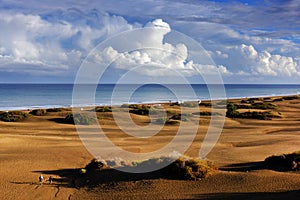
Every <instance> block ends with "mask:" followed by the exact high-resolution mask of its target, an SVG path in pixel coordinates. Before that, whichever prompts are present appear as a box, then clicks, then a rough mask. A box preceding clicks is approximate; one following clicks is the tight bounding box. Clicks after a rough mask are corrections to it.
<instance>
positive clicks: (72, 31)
mask: <svg viewBox="0 0 300 200" xmlns="http://www.w3.org/2000/svg"><path fill="white" fill-rule="evenodd" d="M70 12H71V11H66V13H61V15H62V16H57V15H55V17H58V18H57V19H54V18H53V17H52V16H51V15H50V14H49V16H48V20H46V19H44V18H42V17H41V16H40V15H33V14H23V13H12V12H1V13H0V27H1V31H0V32H1V37H0V70H1V71H11V72H13V71H16V72H19V73H22V72H28V73H31V74H32V73H33V72H34V74H38V73H39V71H40V74H47V73H49V74H51V73H55V74H59V73H63V72H66V71H70V70H74V67H75V68H76V67H78V66H79V65H80V62H81V60H82V59H83V58H84V57H85V56H86V55H87V53H88V52H89V51H90V50H91V49H92V48H93V47H94V46H95V45H96V44H97V43H98V40H103V39H104V38H105V37H108V36H110V35H113V34H116V33H118V32H121V31H124V30H129V29H131V28H132V27H133V25H130V24H128V23H127V21H126V20H124V19H123V18H122V17H118V16H110V15H107V14H102V16H99V17H98V18H97V19H98V20H99V21H97V22H95V21H94V24H91V22H90V23H87V21H88V20H89V18H82V16H81V15H82V13H70ZM70 15H75V16H76V17H77V18H78V19H80V18H81V20H85V22H84V23H82V22H79V21H68V20H70V18H69V17H70ZM72 20H74V18H72ZM94 20H95V19H94ZM95 23H98V24H101V26H99V27H97V26H96V25H95Z"/></svg>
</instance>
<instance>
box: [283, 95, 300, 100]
mask: <svg viewBox="0 0 300 200" xmlns="http://www.w3.org/2000/svg"><path fill="white" fill-rule="evenodd" d="M282 99H283V100H294V99H300V96H299V95H294V96H286V97H282Z"/></svg>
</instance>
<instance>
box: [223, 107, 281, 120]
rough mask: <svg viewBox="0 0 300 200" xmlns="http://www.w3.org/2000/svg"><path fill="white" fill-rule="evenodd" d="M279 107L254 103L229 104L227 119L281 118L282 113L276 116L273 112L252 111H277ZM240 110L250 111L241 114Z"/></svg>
mask: <svg viewBox="0 0 300 200" xmlns="http://www.w3.org/2000/svg"><path fill="white" fill-rule="evenodd" d="M275 108H277V106H276V105H275V104H272V103H252V104H234V103H228V104H227V111H226V117H229V118H246V119H260V120H271V119H273V118H281V117H282V115H281V114H280V113H278V114H276V113H273V112H271V111H251V110H250V109H260V110H267V109H275ZM238 109H249V111H247V112H239V111H238Z"/></svg>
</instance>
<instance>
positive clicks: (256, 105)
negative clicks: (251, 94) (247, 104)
mask: <svg viewBox="0 0 300 200" xmlns="http://www.w3.org/2000/svg"><path fill="white" fill-rule="evenodd" d="M252 108H253V109H262V110H267V109H276V108H277V106H276V105H275V104H272V103H254V104H252Z"/></svg>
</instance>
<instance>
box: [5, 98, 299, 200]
mask: <svg viewBox="0 0 300 200" xmlns="http://www.w3.org/2000/svg"><path fill="white" fill-rule="evenodd" d="M235 101H239V100H235ZM275 104H277V105H278V108H277V109H276V112H281V113H282V115H283V116H284V118H278V119H277V118H276V119H273V120H255V119H229V118H227V119H226V121H225V126H224V129H223V131H222V134H221V137H220V138H219V141H218V143H217V144H216V145H215V147H214V149H213V150H212V151H211V152H210V154H209V155H208V159H209V160H211V161H213V162H214V163H215V164H216V165H217V166H218V167H219V168H220V170H219V171H218V172H217V173H215V174H214V175H212V176H211V177H209V178H207V179H203V180H201V181H184V180H167V179H149V180H147V179H145V180H137V181H136V180H135V181H131V180H127V181H114V180H112V181H111V182H107V183H103V184H100V185H99V186H97V187H95V188H92V189H88V188H74V187H72V185H71V183H70V180H67V179H66V177H67V176H66V173H69V172H70V171H72V170H73V169H76V168H81V167H84V166H85V165H86V164H87V163H88V162H89V161H90V160H91V159H92V157H93V156H92V155H91V154H90V153H89V152H88V151H87V150H86V149H85V147H84V146H83V144H82V142H81V140H80V139H79V136H78V134H77V132H76V129H75V126H74V125H71V124H63V123H59V122H60V121H59V119H61V118H63V117H64V116H65V113H51V114H48V115H46V116H31V117H29V118H28V119H26V120H25V121H22V122H14V123H12V122H11V123H8V122H1V121H0V159H1V164H0V174H1V176H0V177H1V182H0V191H1V193H0V199H116V198H117V199H119V198H130V199H133V198H144V199H145V198H155V199H156V198H166V199H168V198H172V199H173V198H174V199H175V198H197V199H282V198H287V199H289V198H297V197H299V194H300V174H299V173H297V172H275V171H272V170H268V169H265V168H264V167H262V166H261V161H263V160H264V159H265V158H266V157H267V156H269V155H272V154H280V153H285V152H293V151H296V150H300V149H299V147H300V123H299V122H300V114H299V113H300V100H299V99H298V100H285V101H280V102H275ZM172 109H174V108H172ZM203 109H206V108H204V107H203ZM132 117H133V118H134V120H135V121H136V122H137V124H139V125H143V124H145V123H147V122H149V119H148V118H147V117H144V116H137V115H133V114H132ZM209 119H210V116H201V120H200V125H201V126H200V128H199V130H198V135H197V136H196V138H195V140H194V143H193V144H192V145H191V147H190V148H189V149H188V151H187V154H188V155H190V156H197V155H198V152H199V149H200V147H201V141H202V140H203V138H204V135H205V132H206V130H207V126H208V125H209ZM100 121H101V122H100V123H101V124H102V125H103V130H104V131H105V134H106V135H107V136H108V137H109V138H110V139H111V140H112V141H113V142H114V143H115V144H117V145H119V146H122V147H123V148H124V149H126V150H128V151H131V152H145V151H152V150H154V149H157V148H161V147H162V146H163V145H164V144H167V143H168V142H169V141H170V139H172V137H173V135H174V133H173V132H174V131H176V130H177V128H176V126H166V127H165V128H164V129H163V130H162V131H161V132H160V133H159V134H158V135H157V136H156V137H153V138H150V141H147V139H145V138H139V139H135V138H131V137H128V136H127V135H126V134H125V135H124V134H123V133H122V132H121V131H120V130H119V128H118V127H116V126H115V123H114V122H113V120H112V119H111V118H110V115H109V114H103V118H101V120H100ZM186 123H192V122H186ZM183 140H184V138H183ZM179 145H180V144H179ZM40 174H43V175H44V177H45V179H46V180H47V179H48V178H49V176H52V177H54V182H53V183H52V184H50V183H49V182H47V181H45V183H44V184H43V185H39V184H38V176H39V175H40Z"/></svg>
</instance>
